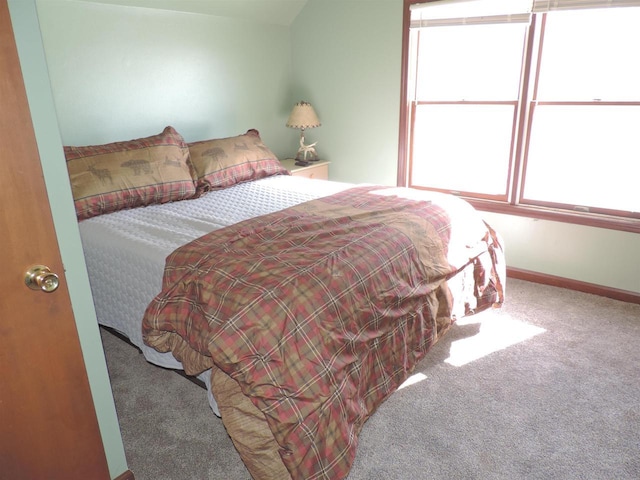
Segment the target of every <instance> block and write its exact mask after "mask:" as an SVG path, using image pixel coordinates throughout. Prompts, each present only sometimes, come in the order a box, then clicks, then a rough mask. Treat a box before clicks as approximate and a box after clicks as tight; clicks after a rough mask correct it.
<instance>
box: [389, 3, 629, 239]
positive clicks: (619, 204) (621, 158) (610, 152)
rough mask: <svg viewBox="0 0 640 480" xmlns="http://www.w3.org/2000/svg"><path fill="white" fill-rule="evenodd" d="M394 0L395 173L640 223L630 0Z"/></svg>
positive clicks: (508, 203) (531, 210)
mask: <svg viewBox="0 0 640 480" xmlns="http://www.w3.org/2000/svg"><path fill="white" fill-rule="evenodd" d="M603 4H604V5H615V6H625V8H613V7H611V8H602V7H603ZM405 5H406V10H405V15H408V17H409V21H408V22H406V25H407V28H408V34H407V35H405V39H406V41H405V46H404V59H403V63H404V66H405V76H404V78H405V91H404V92H403V104H404V105H405V106H406V112H405V115H403V121H402V125H401V136H402V138H401V149H400V163H399V172H398V181H399V183H401V184H404V185H409V186H412V187H415V188H425V189H434V190H438V191H445V192H450V193H454V194H459V195H462V196H464V197H466V198H468V199H469V200H470V201H471V202H472V203H474V204H475V205H476V206H478V207H479V208H485V209H489V210H495V211H500V212H503V213H515V214H527V215H533V216H542V217H543V218H552V219H560V220H569V221H578V222H579V223H586V224H594V225H598V226H606V227H610V228H620V229H624V230H629V231H637V232H640V189H639V188H638V187H637V185H636V184H637V183H638V182H640V55H639V52H638V49H639V48H640V47H639V46H640V29H637V28H636V26H637V25H638V24H640V1H635V0H580V1H576V0H553V1H550V0H533V1H532V0H506V1H503V0H436V1H429V2H425V3H414V2H413V1H411V0H405ZM578 7H579V8H578ZM586 7H588V8H586ZM596 7H598V8H596ZM507 8H508V9H507ZM409 12H410V13H409Z"/></svg>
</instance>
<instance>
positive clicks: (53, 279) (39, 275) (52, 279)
mask: <svg viewBox="0 0 640 480" xmlns="http://www.w3.org/2000/svg"><path fill="white" fill-rule="evenodd" d="M24 283H26V284H27V287H29V288H30V289H32V290H42V291H43V292H47V293H51V292H54V291H56V290H57V288H58V285H60V281H59V279H58V275H56V274H55V273H53V272H52V271H51V270H50V269H49V267H47V266H45V265H34V266H33V267H31V268H30V269H29V270H28V271H27V273H26V274H25V277H24Z"/></svg>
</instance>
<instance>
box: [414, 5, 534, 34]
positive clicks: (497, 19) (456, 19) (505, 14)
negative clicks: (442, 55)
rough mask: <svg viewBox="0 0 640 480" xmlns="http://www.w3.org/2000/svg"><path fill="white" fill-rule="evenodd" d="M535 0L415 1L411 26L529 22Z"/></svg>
mask: <svg viewBox="0 0 640 480" xmlns="http://www.w3.org/2000/svg"><path fill="white" fill-rule="evenodd" d="M531 5H532V0H441V1H437V2H428V3H415V4H412V5H411V6H410V9H411V25H410V26H411V28H422V27H438V26H448V25H474V24H487V23H516V22H517V23H528V22H529V19H530V15H531Z"/></svg>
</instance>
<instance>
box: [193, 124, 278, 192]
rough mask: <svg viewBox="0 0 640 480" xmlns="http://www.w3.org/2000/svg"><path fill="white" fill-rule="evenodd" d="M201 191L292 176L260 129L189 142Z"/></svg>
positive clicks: (197, 184)
mask: <svg viewBox="0 0 640 480" xmlns="http://www.w3.org/2000/svg"><path fill="white" fill-rule="evenodd" d="M188 145H189V152H190V156H191V163H192V164H193V168H194V169H195V178H196V187H197V189H198V193H203V192H207V191H209V190H211V189H216V188H224V187H230V186H231V185H235V184H236V183H241V182H247V181H249V180H257V179H259V178H264V177H269V176H271V175H289V171H288V170H287V169H286V168H284V167H283V166H282V164H281V163H280V161H279V160H278V158H277V157H276V156H275V155H274V154H273V152H272V151H271V150H269V149H268V148H267V147H266V146H265V144H264V143H262V140H261V139H260V133H259V132H258V131H257V130H254V129H251V130H248V131H247V133H245V134H244V135H238V136H237V137H228V138H217V139H212V140H203V141H200V142H193V143H189V144H188Z"/></svg>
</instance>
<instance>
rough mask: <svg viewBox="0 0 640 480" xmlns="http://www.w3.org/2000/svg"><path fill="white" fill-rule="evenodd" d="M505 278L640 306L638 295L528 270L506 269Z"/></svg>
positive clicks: (639, 294)
mask: <svg viewBox="0 0 640 480" xmlns="http://www.w3.org/2000/svg"><path fill="white" fill-rule="evenodd" d="M507 277H511V278H517V279H519V280H526V281H529V282H534V283H542V284H544V285H551V286H553V287H561V288H567V289H569V290H576V291H578V292H584V293H591V294H593V295H600V296H601V297H608V298H613V299H614V300H621V301H623V302H629V303H637V304H640V293H636V292H631V291H628V290H620V289H618V288H612V287H605V286H603V285H596V284H594V283H587V282H581V281H579V280H573V279H571V278H563V277H556V276H555V275H548V274H546V273H539V272H532V271H530V270H522V269H520V268H511V267H507Z"/></svg>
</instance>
